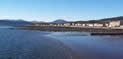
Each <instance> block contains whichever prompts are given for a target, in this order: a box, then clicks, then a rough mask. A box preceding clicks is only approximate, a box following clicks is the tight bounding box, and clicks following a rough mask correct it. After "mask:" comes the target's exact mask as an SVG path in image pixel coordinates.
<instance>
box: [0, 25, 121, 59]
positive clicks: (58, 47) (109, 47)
mask: <svg viewBox="0 0 123 59" xmlns="http://www.w3.org/2000/svg"><path fill="white" fill-rule="evenodd" d="M8 28H11V26H0V59H41V58H42V59H123V36H122V35H121V36H90V35H89V33H85V32H40V31H31V30H11V29H8Z"/></svg>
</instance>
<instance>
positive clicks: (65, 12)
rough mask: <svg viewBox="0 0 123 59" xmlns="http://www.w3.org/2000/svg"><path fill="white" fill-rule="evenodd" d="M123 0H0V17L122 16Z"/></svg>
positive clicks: (35, 19) (74, 19)
mask: <svg viewBox="0 0 123 59" xmlns="http://www.w3.org/2000/svg"><path fill="white" fill-rule="evenodd" d="M122 2H123V0H0V19H24V20H27V21H46V22H49V21H54V20H56V19H65V20H67V21H86V20H96V19H102V18H108V17H117V16H123V3H122Z"/></svg>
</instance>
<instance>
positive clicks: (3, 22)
mask: <svg viewBox="0 0 123 59" xmlns="http://www.w3.org/2000/svg"><path fill="white" fill-rule="evenodd" d="M30 24H32V22H28V21H24V20H9V19H3V20H0V25H10V26H14V25H15V26H16V25H30Z"/></svg>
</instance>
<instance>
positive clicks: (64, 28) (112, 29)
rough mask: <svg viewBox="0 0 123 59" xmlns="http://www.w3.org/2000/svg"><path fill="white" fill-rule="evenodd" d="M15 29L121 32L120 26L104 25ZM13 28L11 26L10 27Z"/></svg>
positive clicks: (24, 27) (122, 31)
mask: <svg viewBox="0 0 123 59" xmlns="http://www.w3.org/2000/svg"><path fill="white" fill-rule="evenodd" d="M16 27H21V28H14V29H17V30H39V31H48V32H93V33H123V29H122V28H106V27H60V26H16ZM11 29H13V28H11Z"/></svg>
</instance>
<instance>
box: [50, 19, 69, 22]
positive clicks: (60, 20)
mask: <svg viewBox="0 0 123 59" xmlns="http://www.w3.org/2000/svg"><path fill="white" fill-rule="evenodd" d="M67 22H68V21H65V20H63V19H57V20H55V21H53V22H51V23H67Z"/></svg>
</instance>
